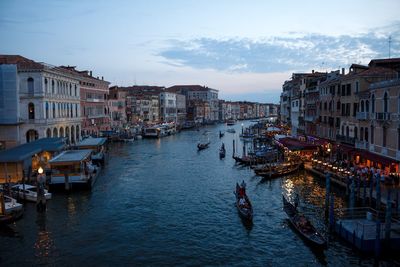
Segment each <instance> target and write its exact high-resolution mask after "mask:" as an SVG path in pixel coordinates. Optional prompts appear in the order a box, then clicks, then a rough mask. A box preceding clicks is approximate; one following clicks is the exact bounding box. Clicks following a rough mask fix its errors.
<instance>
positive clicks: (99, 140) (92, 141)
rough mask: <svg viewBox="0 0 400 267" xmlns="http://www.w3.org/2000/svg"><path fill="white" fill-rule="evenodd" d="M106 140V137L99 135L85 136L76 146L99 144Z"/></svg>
mask: <svg viewBox="0 0 400 267" xmlns="http://www.w3.org/2000/svg"><path fill="white" fill-rule="evenodd" d="M106 141H107V138H104V137H99V138H92V137H89V138H86V139H83V140H82V141H80V142H79V143H78V144H77V145H76V146H77V147H83V146H101V145H103V144H104V143H105V142H106Z"/></svg>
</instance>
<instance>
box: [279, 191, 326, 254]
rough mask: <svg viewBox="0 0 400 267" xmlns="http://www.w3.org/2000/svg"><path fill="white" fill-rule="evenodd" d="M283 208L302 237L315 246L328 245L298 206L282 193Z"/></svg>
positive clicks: (321, 247) (322, 246) (323, 246)
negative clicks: (298, 209)
mask: <svg viewBox="0 0 400 267" xmlns="http://www.w3.org/2000/svg"><path fill="white" fill-rule="evenodd" d="M282 200H283V210H284V211H285V212H286V214H287V215H288V217H289V221H290V223H291V224H292V226H293V227H294V228H295V229H296V230H297V232H299V234H300V235H301V237H302V238H303V239H304V240H305V241H306V242H308V243H309V244H310V245H311V246H313V247H315V248H320V249H323V248H325V247H326V240H325V238H324V237H323V236H322V235H321V234H320V233H319V232H318V231H317V229H315V227H314V226H313V225H312V224H311V222H310V221H309V220H308V219H307V218H306V217H305V216H304V215H303V214H301V213H299V212H298V211H297V209H296V207H295V206H294V205H293V204H291V203H290V202H289V201H288V200H287V199H286V198H285V196H284V195H282Z"/></svg>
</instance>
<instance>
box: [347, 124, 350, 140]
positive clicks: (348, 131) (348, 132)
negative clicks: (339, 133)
mask: <svg viewBox="0 0 400 267" xmlns="http://www.w3.org/2000/svg"><path fill="white" fill-rule="evenodd" d="M349 134H350V130H349V126H346V137H347V138H348V137H349Z"/></svg>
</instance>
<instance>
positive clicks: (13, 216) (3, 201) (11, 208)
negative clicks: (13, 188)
mask: <svg viewBox="0 0 400 267" xmlns="http://www.w3.org/2000/svg"><path fill="white" fill-rule="evenodd" d="M23 213H24V207H23V205H22V204H20V203H18V202H17V200H16V199H14V198H12V197H10V196H6V195H4V193H3V192H0V223H11V222H13V221H15V220H17V219H19V218H20V217H21V216H22V214H23Z"/></svg>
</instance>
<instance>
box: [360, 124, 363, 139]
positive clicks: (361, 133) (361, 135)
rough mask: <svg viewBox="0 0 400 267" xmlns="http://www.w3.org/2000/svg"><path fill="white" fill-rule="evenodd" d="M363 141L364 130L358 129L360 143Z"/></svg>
mask: <svg viewBox="0 0 400 267" xmlns="http://www.w3.org/2000/svg"><path fill="white" fill-rule="evenodd" d="M363 140H364V128H363V127H361V129H360V141H363Z"/></svg>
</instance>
